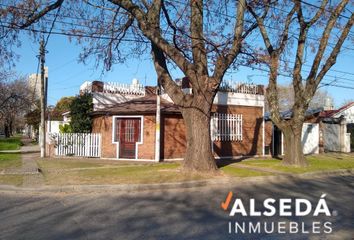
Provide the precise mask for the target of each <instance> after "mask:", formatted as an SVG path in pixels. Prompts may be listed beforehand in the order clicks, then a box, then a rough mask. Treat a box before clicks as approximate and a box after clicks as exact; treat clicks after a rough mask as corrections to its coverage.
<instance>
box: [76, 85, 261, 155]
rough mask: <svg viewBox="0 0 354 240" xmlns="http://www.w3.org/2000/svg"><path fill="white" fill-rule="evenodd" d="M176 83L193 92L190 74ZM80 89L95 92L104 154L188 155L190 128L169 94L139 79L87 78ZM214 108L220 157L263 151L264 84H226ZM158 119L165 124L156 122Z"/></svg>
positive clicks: (215, 142) (95, 124)
mask: <svg viewBox="0 0 354 240" xmlns="http://www.w3.org/2000/svg"><path fill="white" fill-rule="evenodd" d="M177 83H178V84H179V85H180V87H181V88H182V90H183V91H184V92H185V93H186V94H191V92H192V91H191V89H190V88H189V87H188V85H189V84H188V79H187V78H184V79H182V80H178V81H177ZM80 91H81V92H83V91H86V92H87V91H88V92H91V93H92V96H93V104H94V111H93V113H92V118H93V127H92V132H93V133H99V134H100V135H101V141H102V142H101V149H100V155H101V158H106V159H123V160H124V159H130V160H132V159H134V160H147V161H154V160H155V161H160V160H179V159H183V157H184V154H185V151H186V127H185V124H184V120H183V118H182V115H181V112H180V110H179V108H178V107H177V106H176V105H175V104H174V103H173V101H172V100H171V99H170V98H169V97H168V95H167V94H164V93H162V94H161V96H160V97H159V96H158V95H157V94H156V88H155V87H144V86H142V85H141V84H139V82H138V81H137V80H133V82H132V84H120V83H103V82H99V81H94V82H85V83H84V84H83V85H82V86H81V88H80ZM159 98H160V99H159ZM158 103H160V104H158ZM158 106H160V112H159V114H157V109H158ZM212 112H213V113H212V120H211V128H212V129H211V133H212V136H211V137H212V139H213V147H212V148H213V152H214V154H215V157H216V158H233V157H239V156H255V155H263V154H264V121H263V114H264V88H263V86H261V85H252V84H228V86H226V85H225V86H223V87H221V89H220V91H219V92H218V93H217V95H216V97H215V100H214V105H213V108H212ZM159 116H160V118H159ZM157 118H158V119H160V124H156V122H157V121H156V119H157ZM157 152H158V153H159V154H156V153H157ZM156 156H159V157H158V159H156Z"/></svg>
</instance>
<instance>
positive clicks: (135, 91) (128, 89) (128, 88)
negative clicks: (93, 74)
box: [103, 82, 145, 95]
mask: <svg viewBox="0 0 354 240" xmlns="http://www.w3.org/2000/svg"><path fill="white" fill-rule="evenodd" d="M103 92H105V93H122V94H132V95H145V87H144V86H143V85H142V84H124V83H116V82H106V83H104V85H103Z"/></svg>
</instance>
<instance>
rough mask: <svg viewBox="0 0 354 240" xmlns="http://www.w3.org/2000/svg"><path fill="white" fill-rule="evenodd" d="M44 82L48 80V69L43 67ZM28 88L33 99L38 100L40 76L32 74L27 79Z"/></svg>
mask: <svg viewBox="0 0 354 240" xmlns="http://www.w3.org/2000/svg"><path fill="white" fill-rule="evenodd" d="M44 77H45V82H46V80H47V79H48V67H44ZM28 86H29V89H30V91H31V92H32V93H33V95H34V97H35V99H39V98H40V94H41V74H36V73H33V74H31V75H29V77H28Z"/></svg>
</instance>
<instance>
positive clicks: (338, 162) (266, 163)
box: [235, 153, 354, 173]
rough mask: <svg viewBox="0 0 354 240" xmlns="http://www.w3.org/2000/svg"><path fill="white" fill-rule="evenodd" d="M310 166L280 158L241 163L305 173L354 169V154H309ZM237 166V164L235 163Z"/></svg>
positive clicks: (251, 160)
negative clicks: (284, 164) (285, 164)
mask: <svg viewBox="0 0 354 240" xmlns="http://www.w3.org/2000/svg"><path fill="white" fill-rule="evenodd" d="M307 160H308V162H309V166H308V167H289V166H283V165H282V164H281V160H278V159H250V160H246V161H242V162H241V164H244V165H248V166H254V167H263V168H270V169H274V170H278V171H283V172H286V173H304V172H316V171H329V170H336V169H354V155H353V154H344V153H327V154H319V155H311V156H307ZM235 166H237V164H235Z"/></svg>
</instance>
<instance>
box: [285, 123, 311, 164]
mask: <svg viewBox="0 0 354 240" xmlns="http://www.w3.org/2000/svg"><path fill="white" fill-rule="evenodd" d="M302 124H303V123H296V124H293V123H287V124H286V125H285V127H283V128H282V131H283V134H284V158H283V161H282V164H283V165H291V166H299V167H305V166H307V165H308V163H307V160H306V158H305V156H304V153H303V148H302V144H301V133H302Z"/></svg>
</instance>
